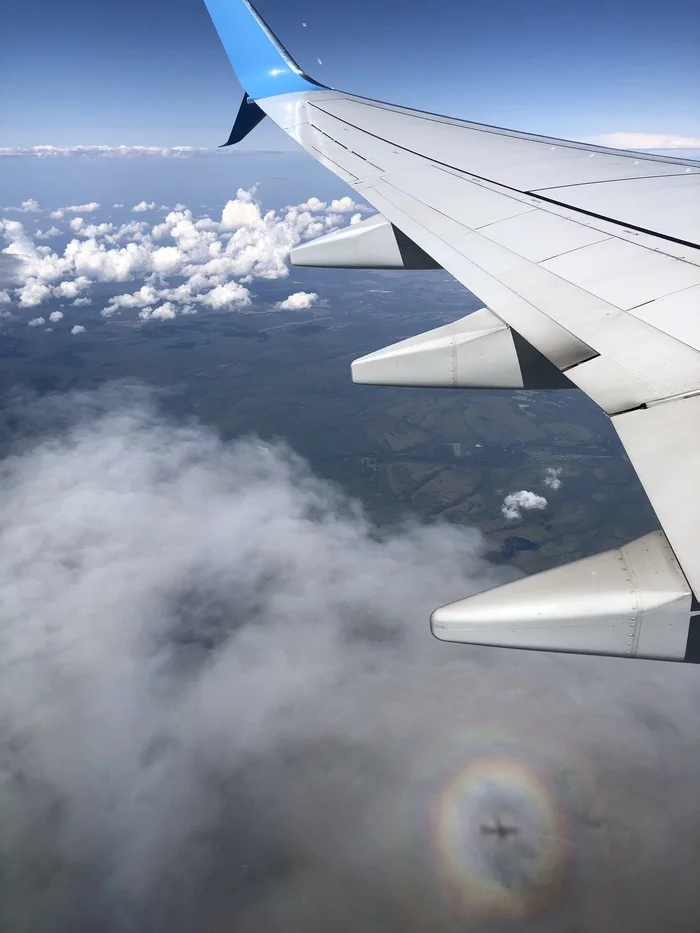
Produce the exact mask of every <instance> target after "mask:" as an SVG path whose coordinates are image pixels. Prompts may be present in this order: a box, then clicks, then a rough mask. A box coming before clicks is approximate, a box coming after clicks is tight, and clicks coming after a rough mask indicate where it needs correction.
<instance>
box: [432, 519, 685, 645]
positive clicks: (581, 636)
mask: <svg viewBox="0 0 700 933" xmlns="http://www.w3.org/2000/svg"><path fill="white" fill-rule="evenodd" d="M690 607H691V592H690V588H689V586H688V584H687V582H686V580H685V577H684V576H683V573H682V571H681V569H680V567H679V566H678V562H677V561H676V559H675V557H674V556H673V551H672V550H671V548H670V547H669V544H668V541H667V540H666V537H665V535H664V534H663V532H661V531H656V532H654V533H653V534H650V535H646V536H645V537H643V538H638V539H637V540H636V541H632V542H631V543H630V544H627V545H625V546H624V547H622V548H615V549H614V550H611V551H606V552H605V553H603V554H597V555H596V556H595V557H588V558H585V559H584V560H578V561H574V562H573V563H570V564H565V565H563V566H561V567H556V568H554V569H553V570H547V571H545V572H544V573H538V574H534V575H533V576H530V577H525V578H524V579H522V580H516V581H515V582H514V583H507V584H505V586H499V587H496V588H494V589H492V590H486V591H485V592H483V593H477V594H476V595H475V596H470V597H468V598H467V599H462V600H459V601H458V602H455V603H450V604H449V605H447V606H442V607H441V608H440V609H436V610H435V612H434V613H433V615H432V618H431V627H432V631H433V634H434V635H435V636H436V637H437V638H439V639H441V640H443V641H454V642H463V643H466V644H472V645H494V646H501V647H510V648H530V649H536V650H539V651H563V652H570V653H574V654H603V655H616V656H619V657H628V658H629V657H632V658H656V659H662V660H668V661H682V660H684V658H685V653H686V645H687V642H688V631H689V625H690Z"/></svg>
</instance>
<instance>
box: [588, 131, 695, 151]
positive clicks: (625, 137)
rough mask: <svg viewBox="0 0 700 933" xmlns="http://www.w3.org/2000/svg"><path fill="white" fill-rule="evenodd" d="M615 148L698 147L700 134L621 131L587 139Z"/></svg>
mask: <svg viewBox="0 0 700 933" xmlns="http://www.w3.org/2000/svg"><path fill="white" fill-rule="evenodd" d="M587 141H588V142H591V143H597V144H598V145H600V146H611V147H612V148H613V149H698V148H700V136H680V135H675V134H673V133H637V132H628V131H625V130H623V131H621V132H618V133H602V134H601V135H600V136H591V137H590V139H588V140H587Z"/></svg>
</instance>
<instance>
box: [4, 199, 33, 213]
mask: <svg viewBox="0 0 700 933" xmlns="http://www.w3.org/2000/svg"><path fill="white" fill-rule="evenodd" d="M2 210H4V211H16V212H17V213H19V214H36V213H38V212H39V211H40V210H41V208H40V207H39V202H38V201H36V200H35V199H34V198H29V199H28V200H26V201H22V203H21V204H20V206H19V207H3V208H2Z"/></svg>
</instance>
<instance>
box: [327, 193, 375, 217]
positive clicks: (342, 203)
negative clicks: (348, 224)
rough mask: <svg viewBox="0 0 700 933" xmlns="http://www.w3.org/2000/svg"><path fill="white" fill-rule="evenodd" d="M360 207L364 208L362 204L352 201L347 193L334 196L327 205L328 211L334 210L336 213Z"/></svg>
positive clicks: (348, 212)
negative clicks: (339, 196) (341, 195)
mask: <svg viewBox="0 0 700 933" xmlns="http://www.w3.org/2000/svg"><path fill="white" fill-rule="evenodd" d="M362 209H366V208H364V205H362V204H358V203H357V202H355V201H353V199H352V198H351V197H350V196H349V195H345V197H344V198H336V199H335V200H334V201H331V203H330V204H329V205H328V210H329V211H336V212H337V213H338V214H350V213H352V212H353V211H357V210H362Z"/></svg>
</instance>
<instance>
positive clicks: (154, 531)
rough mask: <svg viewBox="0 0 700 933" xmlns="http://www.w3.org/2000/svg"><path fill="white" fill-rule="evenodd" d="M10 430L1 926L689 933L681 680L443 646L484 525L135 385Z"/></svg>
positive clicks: (2, 505) (53, 932)
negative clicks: (240, 437)
mask: <svg viewBox="0 0 700 933" xmlns="http://www.w3.org/2000/svg"><path fill="white" fill-rule="evenodd" d="M10 415H11V419H12V423H13V425H14V426H15V431H17V430H21V431H22V432H24V435H25V440H24V443H23V445H22V446H21V447H18V448H17V451H16V452H15V453H14V454H13V455H11V456H10V457H9V458H8V459H7V460H6V461H5V462H4V463H2V465H1V469H2V483H0V565H1V566H2V574H0V604H1V605H2V614H1V616H0V618H1V622H0V678H1V682H2V691H3V703H2V704H1V705H0V777H1V778H2V779H1V780H0V813H2V821H3V832H2V835H1V836H0V864H1V865H2V869H3V870H2V872H0V903H1V904H2V920H3V931H4V933H25V931H26V930H32V931H39V933H60V931H63V930H68V929H70V930H97V929H99V930H101V931H104V933H126V931H128V930H134V929H138V930H165V929H167V930H169V931H171V933H191V931H192V930H193V929H203V930H206V931H208V933H230V931H231V930H233V929H235V930H236V931H237V933H253V931H260V930H264V931H265V933H282V931H289V930H303V931H305V933H321V931H324V933H327V931H328V930H333V931H337V933H350V931H353V933H355V931H357V930H366V931H380V930H381V931H382V933H393V931H397V933H398V931H401V933H406V931H410V930H415V931H418V930H428V929H429V930H433V931H440V933H457V931H460V930H464V929H477V928H478V929H480V930H485V931H486V930H501V929H504V924H506V923H507V924H508V927H509V928H512V929H517V930H523V931H525V930H531V929H532V930H534V929H537V930H538V933H554V931H557V933H559V931H561V930H564V929H572V930H573V929H576V930H596V931H601V933H612V931H618V930H620V929H630V930H635V933H651V931H656V930H658V929H659V928H661V927H662V926H663V925H664V924H667V925H668V926H669V928H671V929H674V930H678V931H681V933H691V931H695V930H696V929H697V925H698V920H699V919H700V908H699V907H698V903H697V894H696V890H697V882H696V872H695V860H694V852H695V848H696V843H695V840H696V839H697V834H698V832H699V831H700V819H699V817H698V812H697V802H696V800H695V797H694V795H693V794H692V793H689V792H688V788H692V787H694V786H696V784H697V780H698V778H699V777H700V768H699V766H698V762H697V754H696V752H695V742H694V736H695V732H696V730H695V719H696V710H697V702H698V698H699V697H698V688H697V686H696V682H697V678H695V679H693V678H692V677H691V676H684V673H685V674H688V673H690V674H692V671H691V672H688V669H687V668H686V669H685V672H684V671H683V670H682V669H680V668H679V667H678V666H676V667H674V669H673V671H671V670H670V669H669V666H668V665H663V664H662V665H653V664H645V663H643V662H639V664H635V663H631V662H625V661H621V662H601V661H597V660H596V659H594V658H585V659H580V658H579V659H572V658H565V657H552V656H544V655H537V654H532V653H520V652H511V651H489V650H488V649H468V648H459V647H457V646H453V645H444V644H441V643H439V642H437V641H435V640H434V639H431V638H430V636H429V633H428V628H427V614H428V612H429V611H430V609H431V608H433V607H434V606H435V605H437V604H439V603H440V602H444V601H447V600H451V599H455V598H457V597H460V596H464V595H466V594H468V593H469V592H472V591H473V590H475V589H478V588H482V587H484V586H489V585H491V584H493V583H495V582H497V578H498V575H502V574H503V573H504V571H502V570H497V569H496V568H493V567H491V566H490V565H488V564H487V563H485V562H484V560H483V558H482V557H481V556H480V555H481V550H482V544H481V539H480V538H479V536H478V535H477V534H475V533H473V532H471V531H469V530H468V529H459V528H456V527H454V526H440V525H437V526H429V527H420V526H417V525H415V524H412V525H411V524H409V525H406V526H404V527H403V528H400V529H396V530H394V531H393V532H387V531H386V530H384V531H382V530H379V529H376V528H373V527H372V526H371V525H370V523H369V522H368V521H367V519H366V518H365V517H364V516H363V514H362V512H361V510H360V509H358V507H357V506H356V505H354V504H353V503H352V502H349V501H348V500H347V499H346V498H345V497H344V496H343V495H342V494H341V493H340V492H339V490H338V489H337V488H335V487H333V486H330V485H328V484H327V483H325V482H323V481H321V480H319V479H318V478H317V477H315V476H314V475H313V474H312V473H311V472H310V470H309V469H308V467H307V466H306V465H305V464H304V463H303V462H302V461H300V460H299V459H298V458H297V457H296V456H295V455H294V454H293V453H291V452H290V451H289V450H287V449H285V448H284V447H279V446H276V445H273V444H269V443H267V442H265V443H264V444H263V443H260V442H256V441H255V440H250V441H238V442H236V443H233V444H223V443H221V442H220V441H219V440H218V439H217V437H215V436H214V435H213V434H212V433H210V432H208V431H207V430H204V429H201V428H197V427H196V426H191V425H190V426H182V425H177V424H171V423H168V422H167V421H164V420H163V419H162V418H160V417H159V416H158V415H157V413H156V412H155V410H154V409H153V406H152V402H151V400H150V399H149V398H148V396H144V395H143V394H142V393H141V392H140V391H139V390H136V389H133V388H132V389H128V390H127V389H126V388H123V389H116V388H111V389H108V390H105V391H103V392H102V393H101V394H100V395H97V396H79V395H73V396H69V397H66V398H63V399H61V398H54V399H51V398H49V399H45V400H44V401H43V402H42V403H41V404H40V405H35V404H32V403H31V402H27V400H22V402H21V404H18V406H17V408H16V409H15V410H13V411H12V412H10ZM17 425H19V426H20V428H19V429H18V428H17ZM30 438H33V440H31V439H30ZM499 819H500V820H501V821H503V822H504V823H506V824H507V825H511V826H512V825H515V827H516V828H517V833H515V834H514V835H512V836H510V837H509V838H507V839H503V840H502V839H498V838H496V837H494V836H490V835H487V834H486V832H485V831H484V830H483V829H482V827H484V826H486V827H488V826H492V825H494V821H496V820H499ZM669 839H672V840H673V845H671V846H670V845H669V843H668V840H669Z"/></svg>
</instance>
